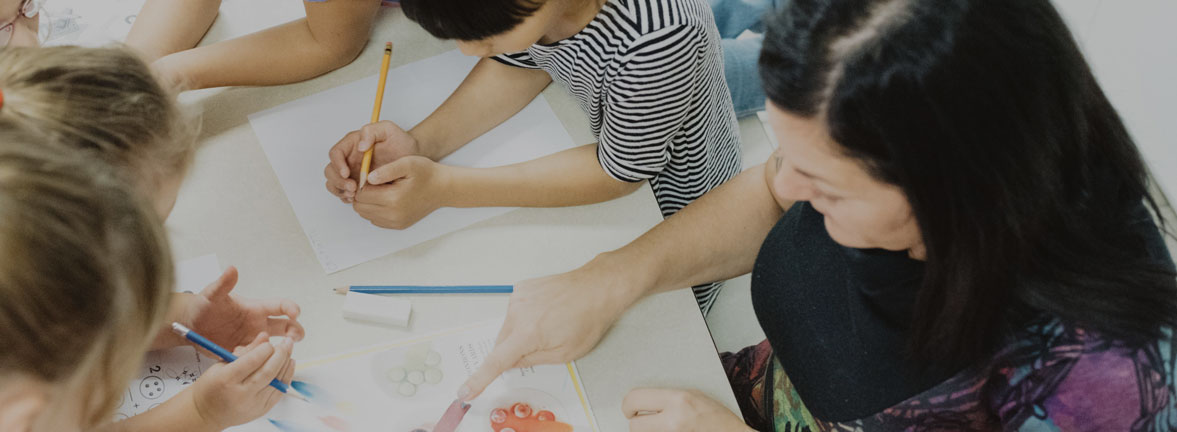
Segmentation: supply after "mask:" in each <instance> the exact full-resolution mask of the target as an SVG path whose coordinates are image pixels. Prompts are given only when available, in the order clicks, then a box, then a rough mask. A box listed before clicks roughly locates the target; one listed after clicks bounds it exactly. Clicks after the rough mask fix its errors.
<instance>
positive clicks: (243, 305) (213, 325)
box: [161, 267, 305, 347]
mask: <svg viewBox="0 0 1177 432" xmlns="http://www.w3.org/2000/svg"><path fill="white" fill-rule="evenodd" d="M236 285H237V269H236V268H235V267H229V268H228V269H226V270H225V273H223V274H222V275H221V277H220V278H218V279H217V280H216V281H215V282H213V283H211V284H209V286H208V287H206V288H205V289H204V290H203V291H201V292H200V294H197V295H186V296H183V297H179V299H181V300H180V302H179V303H180V305H179V306H178V308H179V309H180V310H178V311H176V315H175V317H174V321H177V322H179V323H181V324H184V325H185V326H188V327H190V328H192V329H193V330H196V331H198V332H200V333H201V334H202V335H204V336H205V337H207V338H208V339H209V340H212V341H213V342H215V343H217V344H218V345H222V346H226V347H238V346H245V345H249V344H250V343H251V342H253V341H254V340H255V338H257V336H258V335H259V334H261V333H266V334H269V335H273V336H285V337H288V338H290V339H291V340H293V341H299V340H302V338H303V335H304V334H305V333H304V331H303V328H302V325H301V324H299V322H298V315H299V313H300V312H301V311H300V310H299V307H298V304H296V303H294V302H293V301H291V300H286V299H271V300H253V299H246V298H242V297H239V296H236V295H233V294H231V293H232V291H233V288H234V287H235V286H236ZM169 323H170V322H169ZM161 335H167V336H168V337H171V338H173V339H174V342H173V343H170V344H168V345H169V346H174V345H179V344H181V343H183V341H182V340H180V339H179V338H176V336H175V335H173V334H172V332H171V331H165V332H164V333H162V334H161Z"/></svg>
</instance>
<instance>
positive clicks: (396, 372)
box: [372, 343, 445, 398]
mask: <svg viewBox="0 0 1177 432" xmlns="http://www.w3.org/2000/svg"><path fill="white" fill-rule="evenodd" d="M441 362H442V358H441V353H439V352H437V351H435V350H434V349H433V347H432V346H431V345H430V344H427V343H425V344H420V345H415V346H412V347H409V348H408V349H404V350H399V349H396V350H389V351H385V352H383V353H380V354H377V355H375V356H373V357H372V376H373V382H376V383H377V385H378V386H379V387H380V389H381V390H383V391H384V393H385V394H387V395H389V396H392V397H394V398H395V397H406V398H411V397H414V396H416V395H417V392H418V391H421V390H424V389H428V388H429V387H432V386H436V385H438V384H440V383H441V381H442V379H444V378H445V372H442V366H443V365H442V364H441Z"/></svg>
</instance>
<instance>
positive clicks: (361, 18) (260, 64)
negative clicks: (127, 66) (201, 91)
mask: <svg viewBox="0 0 1177 432" xmlns="http://www.w3.org/2000/svg"><path fill="white" fill-rule="evenodd" d="M304 3H305V6H306V14H307V17H306V18H305V19H301V20H297V21H292V22H289V23H286V24H283V25H280V26H277V27H273V28H270V29H266V30H263V31H260V32H257V33H253V34H249V35H245V36H242V37H239V38H236V39H230V40H227V41H223V42H217V43H215V44H212V45H208V46H203V47H198V48H194V49H191V50H187V51H181V52H178V53H175V54H171V55H168V56H166V57H163V58H161V59H159V60H158V61H156V62H155V63H154V65H153V66H155V68H156V70H158V71H159V72H160V73H161V75H163V76H164V78H165V79H166V80H171V81H174V82H179V83H181V84H183V85H184V86H185V87H187V88H190V89H197V88H208V87H220V86H230V85H275V84H286V83H291V82H295V81H302V80H305V79H309V78H313V77H316V76H319V75H322V74H324V73H327V72H330V71H332V70H335V69H338V68H340V67H343V66H344V65H346V64H348V63H350V62H351V61H352V60H353V59H355V58H356V56H357V55H359V53H360V49H361V48H363V46H364V43H365V42H366V41H367V40H368V32H369V29H371V27H372V21H373V20H374V19H375V15H376V10H377V9H378V8H379V7H380V1H379V0H332V1H329V2H304Z"/></svg>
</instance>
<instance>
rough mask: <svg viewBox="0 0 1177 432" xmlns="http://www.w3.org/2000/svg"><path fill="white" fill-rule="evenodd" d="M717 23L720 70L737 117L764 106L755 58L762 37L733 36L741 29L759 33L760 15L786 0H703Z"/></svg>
mask: <svg viewBox="0 0 1177 432" xmlns="http://www.w3.org/2000/svg"><path fill="white" fill-rule="evenodd" d="M707 1H708V2H709V3H710V4H711V12H712V14H714V15H715V24H716V26H717V27H719V37H721V38H723V41H722V42H721V44H722V47H723V74H724V76H725V77H726V78H727V87H728V89H729V90H731V93H732V102H733V103H734V104H735V107H736V115H737V116H739V117H743V116H747V115H752V114H755V113H756V112H757V111H761V110H763V109H764V88H763V87H761V86H760V72H759V70H757V66H756V63H757V59H758V58H760V45H761V43H762V42H763V41H764V37H763V36H762V35H760V34H757V35H756V36H754V37H751V38H743V39H736V37H737V36H739V35H740V34H741V33H743V32H744V31H745V30H751V31H752V32H754V33H763V32H764V24H763V22H762V18H763V17H764V15H765V14H767V13H770V12H772V11H774V10H776V9H777V8H778V7H779V6H780V5H781V4H782V3H784V2H785V1H787V0H707Z"/></svg>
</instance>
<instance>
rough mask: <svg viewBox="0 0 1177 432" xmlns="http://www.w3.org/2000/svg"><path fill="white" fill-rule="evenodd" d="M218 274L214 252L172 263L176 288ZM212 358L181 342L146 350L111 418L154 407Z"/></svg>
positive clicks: (192, 288) (201, 283)
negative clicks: (136, 373) (137, 372)
mask: <svg viewBox="0 0 1177 432" xmlns="http://www.w3.org/2000/svg"><path fill="white" fill-rule="evenodd" d="M220 276H221V267H220V264H218V263H217V256H216V255H212V254H210V255H205V256H202V257H197V258H193V259H189V260H184V261H180V262H177V263H176V291H188V292H200V290H203V289H204V287H205V286H207V285H208V284H210V283H212V282H213V281H216V280H217V278H218V277H220ZM216 362H217V361H216V360H214V359H211V358H209V357H205V356H203V355H201V354H199V353H198V352H197V351H196V348H194V347H191V346H181V347H175V348H171V349H166V350H159V351H152V352H149V353H147V356H146V358H144V360H143V366H142V368H141V370H140V372H139V375H138V376H136V377H135V379H133V380H131V383H130V385H128V386H127V390H126V391H125V392H123V400H122V402H121V404H120V405H119V407H118V411H117V412H116V414H115V420H123V419H126V418H128V417H131V416H135V415H138V414H142V413H143V412H145V411H147V410H149V409H152V408H155V407H156V406H158V405H159V404H161V403H163V402H164V401H166V400H168V399H171V398H172V396H175V395H176V394H177V393H179V392H180V391H181V390H184V389H185V388H187V387H188V386H189V385H192V383H193V382H195V381H196V378H198V377H200V374H202V373H204V370H205V369H208V367H209V366H212V365H214V364H216Z"/></svg>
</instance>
